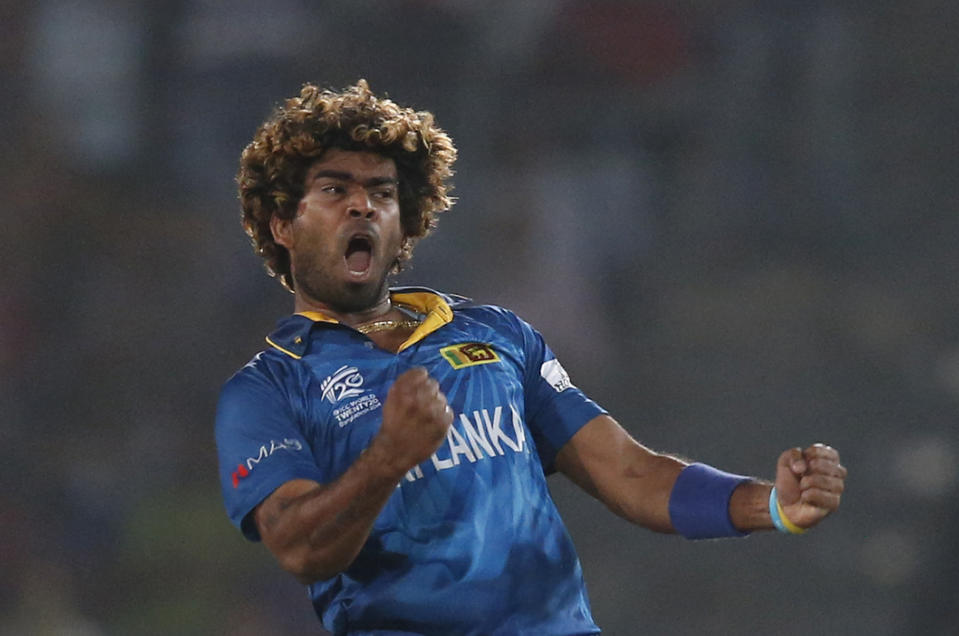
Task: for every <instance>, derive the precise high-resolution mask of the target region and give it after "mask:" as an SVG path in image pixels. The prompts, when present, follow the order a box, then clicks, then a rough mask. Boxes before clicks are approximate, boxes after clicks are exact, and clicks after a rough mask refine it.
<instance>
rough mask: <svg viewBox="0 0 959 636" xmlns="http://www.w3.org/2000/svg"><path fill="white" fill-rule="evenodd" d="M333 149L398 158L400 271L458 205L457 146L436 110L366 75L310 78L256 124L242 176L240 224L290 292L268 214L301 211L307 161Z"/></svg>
mask: <svg viewBox="0 0 959 636" xmlns="http://www.w3.org/2000/svg"><path fill="white" fill-rule="evenodd" d="M330 148H338V149H341V150H352V151H371V152H375V153H377V154H380V155H382V156H384V157H388V158H390V159H392V160H393V161H394V163H395V164H396V171H397V175H398V177H399V193H398V195H399V205H400V223H401V225H402V228H403V233H404V235H405V237H406V239H405V241H404V243H403V249H402V252H401V254H400V257H399V259H398V260H397V264H396V267H395V271H399V270H400V269H402V267H403V264H404V263H405V262H406V261H408V260H409V259H410V258H411V256H412V254H413V247H414V245H415V244H416V242H417V241H418V240H419V239H421V238H423V237H425V236H426V235H427V234H429V233H430V231H431V230H432V229H433V228H434V227H435V226H436V220H437V215H438V214H439V213H440V212H443V211H444V210H448V209H449V208H450V207H451V206H452V205H453V199H452V198H451V197H450V196H449V192H450V190H452V185H451V184H450V183H449V179H450V177H452V175H453V170H452V165H453V162H454V161H455V160H456V148H454V147H453V141H452V140H451V139H450V137H449V136H448V135H447V134H446V133H445V132H443V130H442V129H440V128H439V127H437V126H436V125H435V124H434V122H433V115H432V113H429V112H425V111H424V112H414V111H413V110H412V109H410V108H401V107H400V106H397V105H396V104H395V103H393V102H392V101H390V100H389V99H379V98H377V97H376V96H375V95H373V93H372V92H370V87H369V85H368V84H367V82H366V80H362V79H361V80H359V81H358V82H357V83H356V85H355V86H349V87H347V88H345V89H344V90H343V91H342V92H338V93H337V92H333V91H330V90H322V91H321V90H320V89H319V88H317V87H316V86H314V85H312V84H305V85H304V86H303V89H302V90H301V91H300V95H299V97H293V98H291V99H288V100H286V102H285V103H284V104H283V105H282V106H280V107H278V108H277V109H276V110H275V111H274V112H273V114H272V116H271V117H270V118H269V119H267V120H266V121H265V122H264V123H263V124H262V125H261V126H260V127H259V129H258V130H257V131H256V135H255V136H254V137H253V141H252V142H250V144H249V145H248V146H247V147H246V148H245V149H244V150H243V154H242V155H241V157H240V171H239V173H238V174H237V183H238V184H239V195H240V203H241V206H242V208H243V228H244V229H245V230H246V233H247V235H249V237H250V239H251V240H252V243H253V248H254V250H255V251H256V253H257V254H259V255H260V256H261V257H262V258H263V260H264V261H265V265H266V269H267V271H268V272H269V273H270V275H271V276H276V277H278V278H279V279H280V282H281V283H283V285H284V286H285V287H286V288H287V289H289V290H291V291H292V290H293V280H292V276H291V274H290V255H289V253H288V252H287V250H286V248H285V247H283V246H282V245H278V244H277V243H276V242H275V241H274V240H273V234H272V232H271V231H270V219H271V218H272V217H273V215H274V214H275V215H277V216H279V217H280V218H282V219H292V218H293V217H294V216H295V215H296V210H297V206H298V205H299V202H300V199H302V198H303V194H304V179H305V177H306V173H307V171H308V170H309V167H310V166H311V165H312V164H313V162H315V161H316V160H318V159H319V158H320V157H322V156H323V153H324V152H326V151H327V150H329V149H330Z"/></svg>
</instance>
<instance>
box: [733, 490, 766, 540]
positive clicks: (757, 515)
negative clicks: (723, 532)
mask: <svg viewBox="0 0 959 636" xmlns="http://www.w3.org/2000/svg"><path fill="white" fill-rule="evenodd" d="M770 490H772V484H770V483H768V482H765V481H759V480H753V481H747V482H744V483H742V484H740V485H739V486H737V487H736V490H734V491H733V494H732V496H731V497H730V498H729V520H730V521H732V524H733V525H734V526H735V527H736V528H737V529H738V530H740V531H741V532H752V531H753V530H772V529H773V527H774V526H773V522H772V519H771V518H770V516H769V491H770Z"/></svg>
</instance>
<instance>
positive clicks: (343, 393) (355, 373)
mask: <svg viewBox="0 0 959 636" xmlns="http://www.w3.org/2000/svg"><path fill="white" fill-rule="evenodd" d="M362 387H363V376H362V375H360V370H359V369H357V368H356V367H351V366H350V365H348V364H344V365H343V366H342V367H340V368H339V369H337V370H336V371H335V372H334V373H333V375H331V376H329V377H327V378H326V379H325V380H323V383H322V384H320V390H321V391H322V392H323V399H325V400H329V401H330V402H331V403H333V404H336V403H337V402H339V401H340V400H345V399H346V398H348V397H353V396H356V395H362V393H363V388H362Z"/></svg>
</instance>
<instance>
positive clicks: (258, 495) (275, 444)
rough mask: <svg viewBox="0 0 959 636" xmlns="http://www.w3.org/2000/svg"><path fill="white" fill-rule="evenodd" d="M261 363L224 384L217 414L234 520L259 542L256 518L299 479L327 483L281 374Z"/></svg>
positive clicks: (224, 487) (226, 496) (224, 484)
mask: <svg viewBox="0 0 959 636" xmlns="http://www.w3.org/2000/svg"><path fill="white" fill-rule="evenodd" d="M264 366H266V365H265V364H264V363H262V362H261V361H257V363H254V364H251V365H248V366H247V367H245V368H244V369H243V370H242V371H241V372H240V373H238V374H237V375H235V376H234V377H233V378H231V379H230V381H229V382H228V383H227V384H226V385H225V386H224V388H223V390H222V392H221V394H220V400H219V403H218V404H217V413H216V446H217V455H218V457H219V469H220V485H221V491H222V494H223V500H224V503H225V505H226V509H227V513H228V515H229V516H230V519H231V521H232V522H233V523H234V524H235V525H236V526H237V527H238V528H240V529H241V530H242V531H243V534H244V535H245V536H246V537H247V538H249V539H252V540H257V539H259V538H260V537H259V534H258V532H257V528H256V524H255V523H254V520H253V515H252V514H251V513H252V511H253V510H254V508H256V507H257V506H258V505H259V504H261V503H262V502H264V501H265V500H266V499H267V498H268V497H269V496H271V494H272V493H275V492H277V491H279V490H280V488H281V487H282V486H283V485H284V484H286V483H287V482H290V481H293V480H300V479H302V480H312V481H314V482H316V483H322V482H324V481H325V479H324V473H323V471H322V470H321V468H320V467H319V466H318V465H317V463H316V461H315V459H314V457H313V453H312V449H311V447H310V440H309V438H308V437H307V436H306V435H305V434H304V431H303V430H301V428H300V425H299V422H298V417H297V414H296V412H295V410H294V408H293V407H292V405H291V404H290V399H289V398H288V397H287V394H286V392H285V391H284V389H283V387H282V386H281V383H282V381H283V378H277V377H276V372H275V371H274V370H270V369H264V368H262V367H264Z"/></svg>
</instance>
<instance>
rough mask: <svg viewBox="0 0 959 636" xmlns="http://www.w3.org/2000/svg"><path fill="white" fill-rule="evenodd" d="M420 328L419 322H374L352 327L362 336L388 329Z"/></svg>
mask: <svg viewBox="0 0 959 636" xmlns="http://www.w3.org/2000/svg"><path fill="white" fill-rule="evenodd" d="M419 326H420V321H419V320H376V321H373V322H367V323H364V324H362V325H356V326H355V327H353V328H354V329H356V330H357V331H359V332H360V333H362V334H368V333H376V332H378V331H389V330H390V329H400V328H402V329H416V328H417V327H419Z"/></svg>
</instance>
